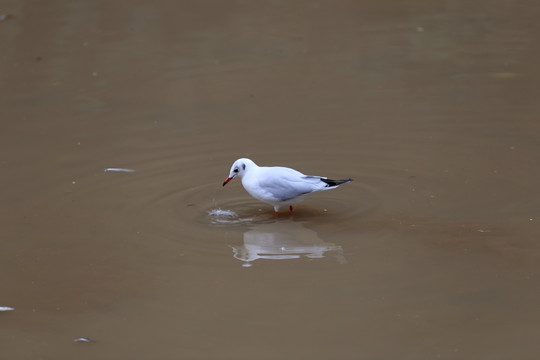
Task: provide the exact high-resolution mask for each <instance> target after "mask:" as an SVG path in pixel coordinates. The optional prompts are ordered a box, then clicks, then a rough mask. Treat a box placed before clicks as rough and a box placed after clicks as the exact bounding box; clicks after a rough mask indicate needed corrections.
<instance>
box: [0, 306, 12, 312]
mask: <svg viewBox="0 0 540 360" xmlns="http://www.w3.org/2000/svg"><path fill="white" fill-rule="evenodd" d="M13 310H15V308H12V307H11V306H0V311H13Z"/></svg>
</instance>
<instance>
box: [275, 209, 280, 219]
mask: <svg viewBox="0 0 540 360" xmlns="http://www.w3.org/2000/svg"><path fill="white" fill-rule="evenodd" d="M275 213H276V219H277V218H278V217H279V213H278V212H277V211H276V212H275Z"/></svg>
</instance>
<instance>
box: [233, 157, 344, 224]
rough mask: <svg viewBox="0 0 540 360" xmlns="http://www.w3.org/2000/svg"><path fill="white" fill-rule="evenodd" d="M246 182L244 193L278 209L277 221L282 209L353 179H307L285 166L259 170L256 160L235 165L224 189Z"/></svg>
mask: <svg viewBox="0 0 540 360" xmlns="http://www.w3.org/2000/svg"><path fill="white" fill-rule="evenodd" d="M237 176H238V177H239V178H241V179H242V185H243V186H244V189H246V191H247V192H248V193H249V194H250V195H251V196H253V197H254V198H255V199H257V200H260V201H262V202H264V203H267V204H270V205H272V206H273V207H274V212H275V214H276V218H277V217H278V216H279V208H280V207H282V206H289V210H290V211H291V213H292V212H293V205H295V204H298V203H300V202H302V201H304V200H305V199H306V197H307V196H308V195H309V194H311V193H314V192H317V191H323V190H330V189H335V188H337V187H338V186H339V185H341V184H344V183H347V182H350V181H352V180H353V179H350V178H349V179H344V180H331V179H328V178H325V177H322V176H311V175H304V174H302V173H301V172H299V171H296V170H294V169H291V168H288V167H282V166H258V165H257V164H255V163H254V162H253V161H252V160H250V159H246V158H242V159H238V160H236V161H235V162H234V164H233V165H232V167H231V171H230V173H229V176H228V177H227V178H226V179H225V181H224V182H223V186H225V185H227V183H228V182H229V181H231V180H232V179H234V178H235V177H237Z"/></svg>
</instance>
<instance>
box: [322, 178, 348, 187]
mask: <svg viewBox="0 0 540 360" xmlns="http://www.w3.org/2000/svg"><path fill="white" fill-rule="evenodd" d="M321 181H323V182H325V183H326V184H327V186H329V187H333V186H338V185H341V184H345V183H348V182H350V181H353V179H351V178H348V179H343V180H332V179H324V178H321Z"/></svg>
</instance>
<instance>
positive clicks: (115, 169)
mask: <svg viewBox="0 0 540 360" xmlns="http://www.w3.org/2000/svg"><path fill="white" fill-rule="evenodd" d="M105 172H128V173H131V172H135V170H133V169H124V168H106V169H105Z"/></svg>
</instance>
